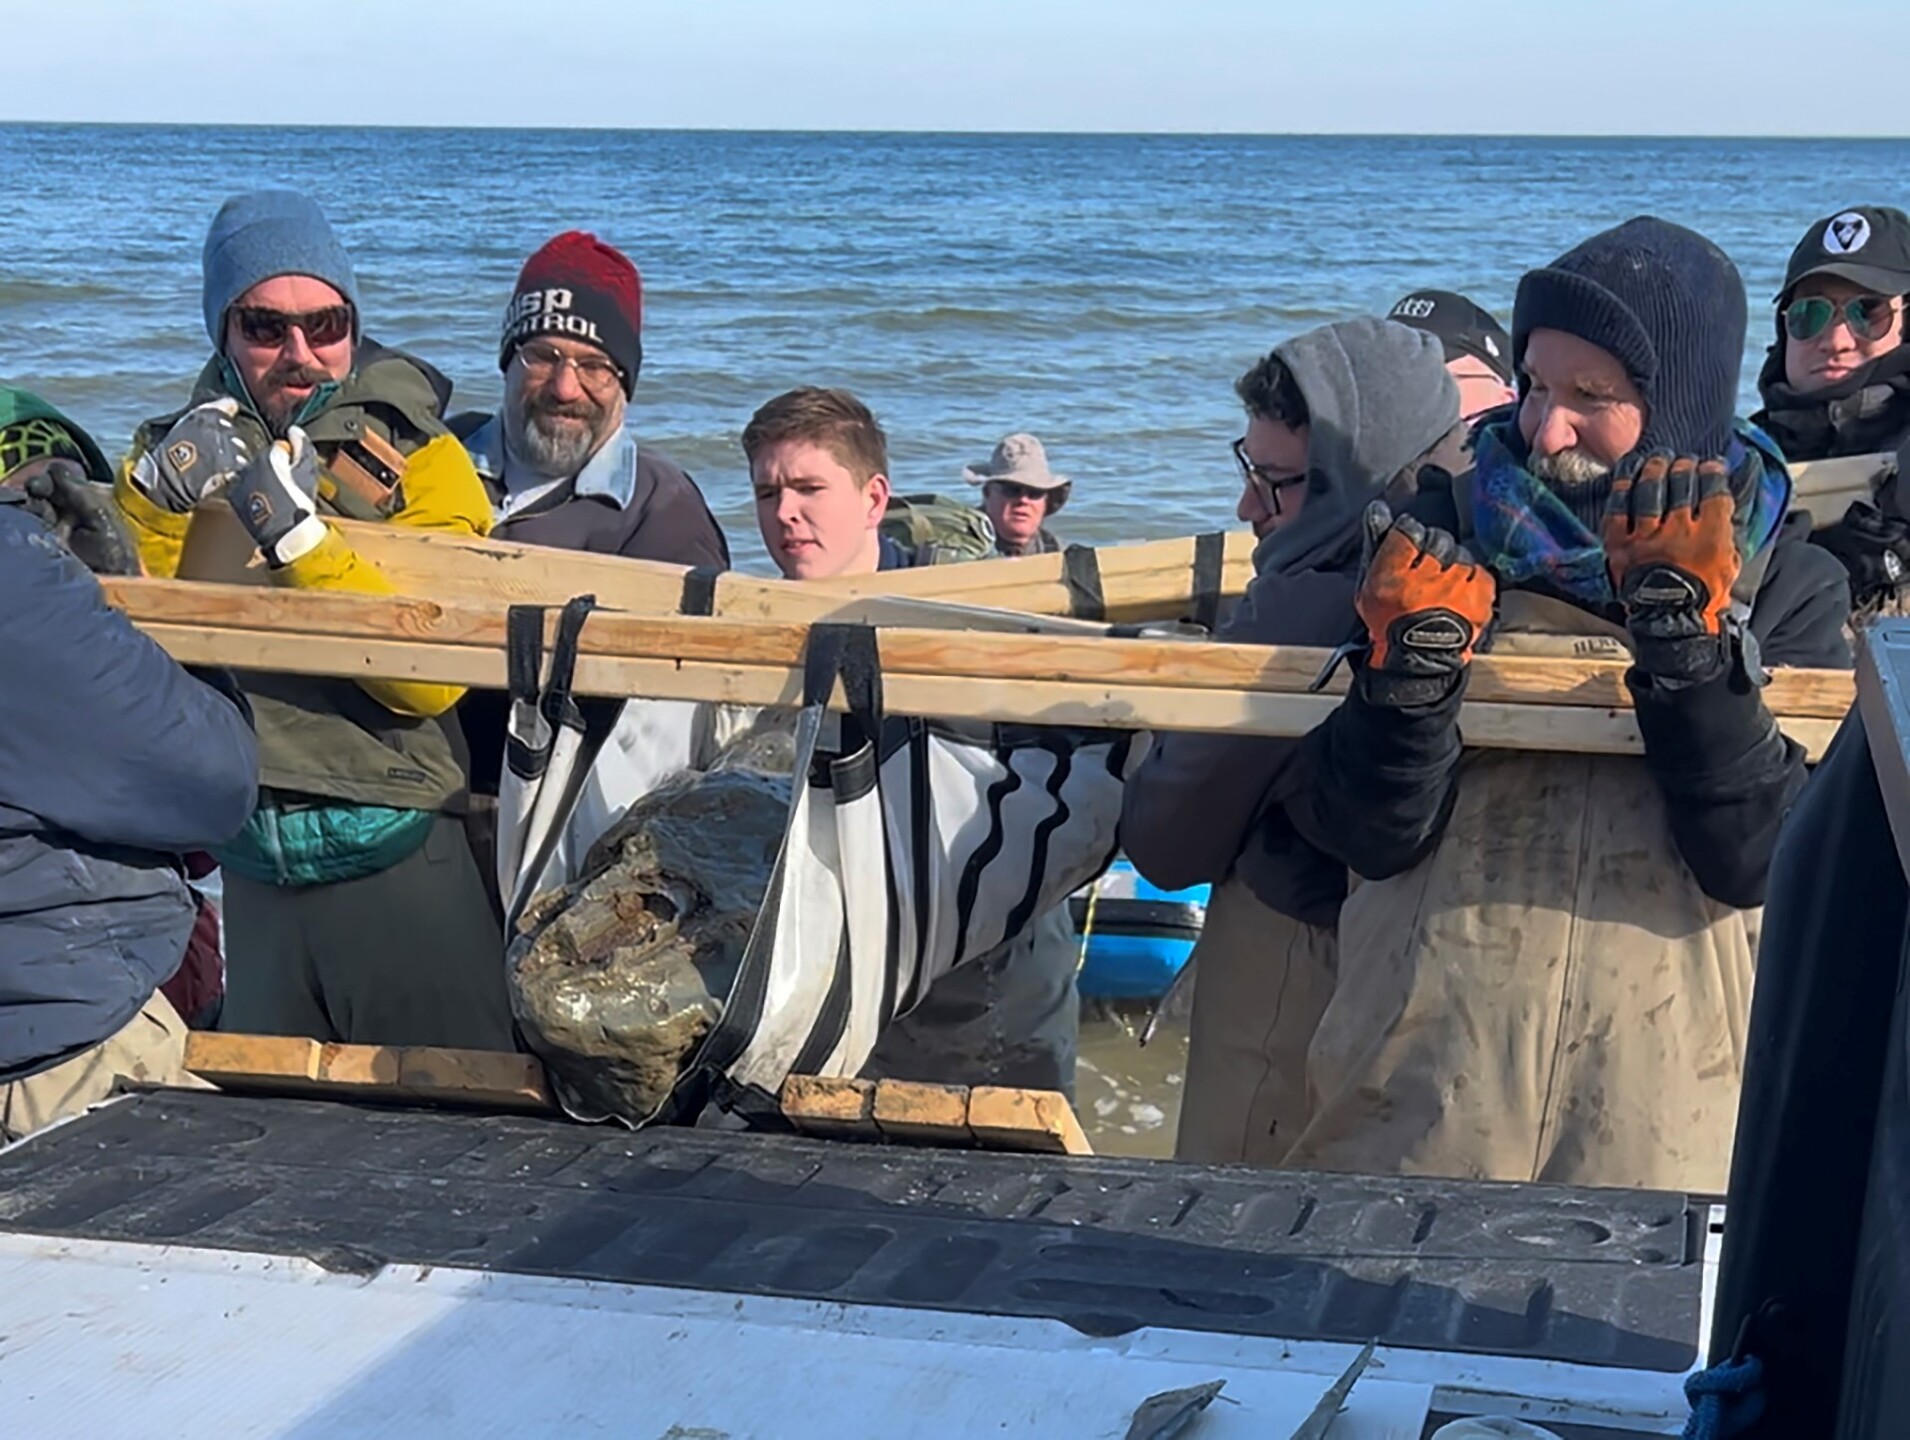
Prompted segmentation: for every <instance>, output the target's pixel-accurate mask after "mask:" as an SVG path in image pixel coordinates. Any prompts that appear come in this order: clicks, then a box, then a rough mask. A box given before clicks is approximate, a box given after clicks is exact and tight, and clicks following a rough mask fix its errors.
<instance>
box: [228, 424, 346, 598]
mask: <svg viewBox="0 0 1910 1440" xmlns="http://www.w3.org/2000/svg"><path fill="white" fill-rule="evenodd" d="M317 495H318V456H317V454H316V453H315V452H314V451H313V449H312V442H311V441H310V440H308V439H307V438H306V436H305V432H304V431H303V430H301V429H299V428H298V426H296V425H294V426H293V427H292V428H291V429H290V430H288V431H287V432H286V434H285V438H284V439H283V440H280V441H277V442H276V443H274V444H273V445H271V446H269V447H268V448H267V449H266V451H265V453H264V454H263V455H260V456H259V457H258V458H257V459H256V460H253V461H252V462H251V463H250V464H248V465H247V466H246V467H245V469H244V470H242V471H240V472H239V476H238V478H237V479H236V480H234V481H233V482H232V485H231V488H230V489H228V490H227V491H226V500H227V501H228V502H229V503H230V504H231V506H232V511H233V513H234V514H235V515H237V516H238V517H239V523H240V524H241V525H243V526H245V528H246V532H247V533H248V534H249V535H251V537H252V539H253V541H254V542H255V543H256V544H257V545H258V547H259V550H260V551H261V552H262V553H263V554H264V556H265V558H266V561H267V562H268V563H269V564H271V565H274V566H280V565H290V564H291V563H292V562H293V561H294V560H296V559H298V558H299V556H301V555H304V554H306V553H307V552H308V551H310V550H313V549H315V548H316V547H317V545H318V542H319V541H321V540H323V539H324V538H325V522H324V521H323V520H321V519H319V518H318V501H317V498H316V497H317Z"/></svg>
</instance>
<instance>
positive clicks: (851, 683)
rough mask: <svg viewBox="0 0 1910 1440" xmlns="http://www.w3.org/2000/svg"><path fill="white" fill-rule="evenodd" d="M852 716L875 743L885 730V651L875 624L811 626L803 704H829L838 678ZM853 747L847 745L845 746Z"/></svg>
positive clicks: (804, 654)
mask: <svg viewBox="0 0 1910 1440" xmlns="http://www.w3.org/2000/svg"><path fill="white" fill-rule="evenodd" d="M837 680H841V681H842V692H843V695H844V697H845V698H846V699H847V700H848V702H849V715H850V718H851V719H853V720H854V721H855V722H856V724H857V725H858V726H860V727H861V729H862V733H863V738H864V739H866V740H869V741H871V742H873V741H874V740H875V739H876V738H877V737H878V736H879V735H880V734H881V731H882V715H883V703H882V654H881V651H880V650H879V648H878V647H877V645H876V638H875V627H874V626H872V625H845V624H835V623H826V624H820V625H811V626H810V627H809V644H808V646H807V647H806V648H805V650H804V652H803V673H802V703H803V704H804V705H827V704H828V703H829V697H830V696H831V695H832V694H833V693H834V691H835V688H836V681H837ZM849 748H851V747H849V746H846V745H845V746H844V749H849Z"/></svg>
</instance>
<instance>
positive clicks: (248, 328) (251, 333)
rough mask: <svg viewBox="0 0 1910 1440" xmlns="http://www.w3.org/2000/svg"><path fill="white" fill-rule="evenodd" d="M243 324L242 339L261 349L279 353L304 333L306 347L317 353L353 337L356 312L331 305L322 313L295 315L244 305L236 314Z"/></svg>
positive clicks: (241, 329) (241, 326)
mask: <svg viewBox="0 0 1910 1440" xmlns="http://www.w3.org/2000/svg"><path fill="white" fill-rule="evenodd" d="M233 313H234V314H235V315H236V316H237V317H238V320H239V338H240V339H242V340H244V341H245V343H246V344H248V345H257V346H259V347H260V348H261V349H277V348H278V347H280V346H282V345H284V344H285V341H286V338H287V337H288V336H290V335H291V333H292V332H293V331H294V330H299V331H302V332H303V333H304V335H305V343H306V344H307V345H309V346H311V347H312V348H313V349H314V350H320V349H323V348H324V347H325V346H327V345H336V344H337V343H338V342H339V341H341V340H346V339H349V338H350V337H351V332H352V308H351V306H349V305H327V306H326V307H325V308H324V309H322V310H307V311H304V312H302V313H299V314H294V313H292V312H290V311H286V310H266V309H263V308H261V307H259V306H257V305H241V306H240V307H239V308H238V309H237V310H235V311H234V312H233Z"/></svg>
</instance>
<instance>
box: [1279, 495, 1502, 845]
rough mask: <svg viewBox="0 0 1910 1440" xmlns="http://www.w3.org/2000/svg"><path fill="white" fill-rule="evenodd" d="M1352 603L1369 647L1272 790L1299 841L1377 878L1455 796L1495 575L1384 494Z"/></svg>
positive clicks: (1426, 839)
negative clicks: (1464, 710) (1398, 511)
mask: <svg viewBox="0 0 1910 1440" xmlns="http://www.w3.org/2000/svg"><path fill="white" fill-rule="evenodd" d="M1362 523H1363V524H1364V526H1365V527H1366V535H1367V546H1368V553H1369V554H1370V556H1371V559H1369V560H1368V562H1367V564H1366V567H1365V574H1364V575H1363V576H1362V577H1361V579H1360V587H1359V591H1358V593H1357V595H1356V597H1355V600H1354V608H1355V609H1356V610H1357V611H1358V613H1359V616H1360V619H1361V620H1362V621H1364V622H1365V625H1366V633H1367V636H1368V638H1369V639H1370V640H1371V642H1372V648H1371V650H1370V652H1369V653H1368V655H1367V658H1366V662H1365V663H1364V664H1363V665H1362V666H1361V667H1360V668H1359V671H1358V673H1357V674H1356V675H1355V677H1354V680H1353V684H1352V687H1351V689H1350V691H1349V692H1348V694H1347V697H1346V699H1345V701H1344V702H1343V703H1342V704H1341V705H1340V706H1339V707H1338V708H1337V709H1336V710H1334V711H1333V713H1332V714H1331V715H1329V716H1328V717H1327V718H1326V719H1325V720H1324V721H1322V722H1321V723H1320V724H1319V725H1317V726H1315V727H1314V728H1313V730H1312V732H1311V733H1309V734H1308V735H1307V737H1306V738H1305V739H1304V740H1302V741H1301V742H1300V752H1299V754H1298V755H1297V756H1296V757H1295V759H1294V762H1293V764H1292V765H1290V766H1289V767H1288V768H1287V771H1286V774H1285V776H1284V777H1283V779H1282V781H1281V782H1280V783H1278V784H1276V785H1275V787H1274V794H1275V796H1276V798H1278V799H1279V800H1280V802H1281V803H1282V804H1283V805H1284V806H1285V808H1286V812H1287V818H1288V819H1289V820H1291V821H1292V822H1293V827H1294V829H1296V830H1297V831H1299V833H1300V836H1301V838H1302V839H1304V840H1305V841H1307V843H1309V844H1310V845H1313V846H1314V847H1315V848H1317V849H1320V850H1323V851H1325V852H1326V853H1327V854H1328V855H1331V856H1333V857H1335V858H1336V859H1338V860H1340V861H1341V862H1342V863H1344V864H1345V865H1346V867H1347V868H1348V869H1350V870H1351V871H1353V873H1354V874H1356V875H1360V876H1363V877H1364V878H1365V879H1368V880H1384V879H1387V878H1389V877H1391V876H1393V875H1397V874H1399V873H1400V872H1401V871H1404V870H1408V869H1411V868H1412V867H1413V866H1414V865H1416V864H1418V863H1419V862H1420V861H1421V860H1423V859H1424V858H1425V857H1426V856H1427V855H1429V854H1430V853H1431V852H1432V850H1433V848H1434V847H1435V846H1436V845H1437V844H1438V843H1439V837H1440V836H1441V835H1442V834H1443V833H1444V832H1445V828H1446V822H1447V821H1448V820H1449V819H1450V818H1451V816H1452V807H1453V801H1454V798H1455V797H1456V796H1457V794H1458V783H1459V778H1458V772H1459V757H1460V754H1461V751H1462V746H1461V743H1460V738H1459V707H1460V705H1461V704H1462V703H1463V702H1464V700H1465V693H1466V678H1467V676H1468V674H1469V673H1470V667H1471V664H1472V652H1473V647H1474V645H1476V644H1477V643H1478V640H1479V637H1480V636H1481V635H1483V634H1484V633H1485V630H1486V627H1487V626H1488V625H1490V624H1491V622H1492V612H1493V608H1494V606H1495V605H1496V604H1497V601H1498V585H1497V582H1496V581H1495V580H1494V579H1493V577H1492V575H1491V572H1489V571H1488V570H1486V568H1485V567H1484V566H1482V565H1479V564H1477V563H1476V562H1474V561H1473V559H1472V557H1471V556H1470V555H1468V554H1467V553H1466V551H1465V550H1464V549H1463V548H1462V547H1461V546H1460V545H1459V544H1458V543H1457V542H1456V541H1455V540H1454V539H1453V538H1452V536H1450V535H1448V534H1447V533H1446V532H1445V531H1443V530H1440V529H1437V528H1435V527H1432V526H1427V525H1424V524H1422V523H1421V522H1420V521H1418V520H1417V519H1415V518H1413V517H1412V516H1410V515H1402V516H1400V517H1399V518H1398V519H1394V518H1393V515H1392V513H1391V511H1390V510H1389V509H1388V507H1387V506H1386V504H1385V503H1384V502H1383V501H1375V502H1374V503H1373V505H1372V506H1370V507H1369V508H1368V510H1367V513H1366V516H1365V519H1364V520H1363V522H1362Z"/></svg>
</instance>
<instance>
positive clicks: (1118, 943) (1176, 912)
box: [1068, 856, 1211, 1000]
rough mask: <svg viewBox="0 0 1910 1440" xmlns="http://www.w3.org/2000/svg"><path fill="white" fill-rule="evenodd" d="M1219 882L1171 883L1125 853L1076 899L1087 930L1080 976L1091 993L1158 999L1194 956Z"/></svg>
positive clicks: (1086, 994)
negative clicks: (1159, 880)
mask: <svg viewBox="0 0 1910 1440" xmlns="http://www.w3.org/2000/svg"><path fill="white" fill-rule="evenodd" d="M1210 888H1211V887H1209V886H1206V885H1196V886H1193V887H1192V888H1190V889H1186V890H1163V889H1161V888H1160V887H1159V886H1158V885H1154V884H1150V883H1149V882H1148V881H1147V880H1146V879H1144V878H1143V877H1142V876H1141V875H1140V874H1139V872H1137V871H1136V870H1135V868H1134V867H1133V866H1132V865H1130V864H1129V863H1128V861H1127V858H1126V857H1125V856H1122V857H1121V858H1119V859H1117V860H1116V861H1115V862H1114V864H1113V865H1111V866H1109V867H1108V872H1107V874H1105V875H1103V876H1102V877H1101V878H1100V879H1099V880H1097V881H1096V882H1095V883H1094V884H1092V885H1090V886H1088V887H1086V888H1085V889H1083V890H1080V891H1078V892H1077V893H1076V894H1075V895H1074V896H1073V897H1071V898H1070V899H1069V901H1068V909H1069V911H1070V913H1071V914H1072V915H1073V916H1074V928H1075V932H1076V933H1077V934H1079V935H1082V936H1084V937H1086V940H1087V954H1086V956H1085V958H1084V959H1083V960H1082V962H1081V973H1080V976H1079V983H1080V989H1081V994H1082V996H1083V998H1085V999H1090V1000H1157V999H1159V998H1160V997H1161V996H1162V995H1164V994H1166V993H1167V987H1168V986H1170V985H1172V984H1173V983H1174V977H1175V976H1176V975H1178V974H1180V972H1181V968H1182V967H1183V966H1184V965H1186V964H1187V957H1188V956H1189V955H1191V954H1193V952H1194V942H1195V941H1196V940H1198V939H1200V928H1201V925H1202V923H1203V922H1204V921H1205V920H1206V917H1207V896H1208V893H1209V890H1210Z"/></svg>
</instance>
